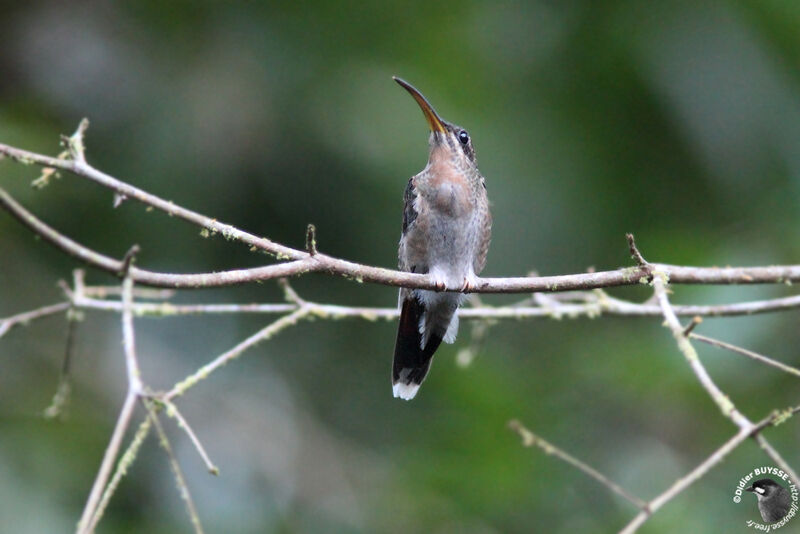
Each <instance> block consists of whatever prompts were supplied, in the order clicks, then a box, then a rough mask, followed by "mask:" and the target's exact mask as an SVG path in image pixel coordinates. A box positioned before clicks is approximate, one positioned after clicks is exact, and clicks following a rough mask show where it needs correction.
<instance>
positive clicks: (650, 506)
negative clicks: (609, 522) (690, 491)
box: [620, 427, 754, 534]
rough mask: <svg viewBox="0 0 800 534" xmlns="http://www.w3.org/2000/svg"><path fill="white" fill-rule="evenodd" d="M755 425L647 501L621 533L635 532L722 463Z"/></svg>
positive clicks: (747, 436)
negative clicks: (663, 507)
mask: <svg viewBox="0 0 800 534" xmlns="http://www.w3.org/2000/svg"><path fill="white" fill-rule="evenodd" d="M753 431H754V427H753V428H749V429H745V428H740V429H739V432H737V433H736V435H734V436H733V437H732V438H731V439H729V440H728V441H726V442H725V443H724V444H723V445H722V446H721V447H720V448H718V449H717V450H715V451H714V452H713V453H712V454H711V455H710V456H709V457H708V458H706V459H705V460H704V461H703V462H702V463H701V464H700V465H698V466H697V467H695V468H694V469H693V470H692V471H690V472H689V473H688V474H687V475H685V476H683V477H681V478H679V479H678V480H676V481H675V482H674V483H673V484H672V485H671V486H670V487H669V488H668V489H667V490H666V491H664V492H663V493H662V494H661V495H659V496H658V497H656V498H655V499H653V500H652V501H650V502H649V503H647V508H646V509H645V510H642V511H641V512H639V514H638V515H637V516H636V517H634V518H633V520H632V521H631V522H630V523H628V525H627V526H625V528H623V529H622V530H621V531H620V534H633V533H634V532H636V531H637V530H638V529H639V527H641V526H642V524H644V522H645V521H647V520H648V519H650V517H651V516H652V515H653V514H654V513H655V512H656V511H658V510H659V508H661V507H662V506H664V505H665V504H667V503H668V502H669V501H671V500H672V499H674V498H675V497H677V496H678V495H680V494H681V493H682V492H683V491H684V490H685V489H686V488H688V487H689V486H691V485H692V484H694V483H695V482H696V481H697V480H699V479H700V478H702V477H703V475H705V474H706V473H707V472H709V471H710V470H711V469H712V468H713V467H714V466H716V465H717V464H718V463H720V462H721V461H722V460H723V459H724V458H725V457H726V456H727V455H728V454H730V453H731V451H733V450H734V449H735V448H736V447H738V446H739V445H741V444H742V442H743V441H745V440H746V439H747V438H749V437H750V435H751V434H752V433H753Z"/></svg>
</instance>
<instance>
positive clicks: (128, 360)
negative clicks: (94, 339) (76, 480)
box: [77, 276, 143, 534]
mask: <svg viewBox="0 0 800 534" xmlns="http://www.w3.org/2000/svg"><path fill="white" fill-rule="evenodd" d="M132 304H133V280H132V279H131V278H130V276H128V277H126V278H125V280H124V281H123V283H122V340H123V347H124V351H125V366H126V369H127V374H128V393H127V395H126V396H125V402H124V404H123V406H122V410H121V411H120V415H119V418H118V419H117V424H116V426H115V428H114V433H113V434H112V436H111V441H110V442H109V444H108V448H106V452H105V454H104V455H103V461H102V463H101V464H100V471H99V472H98V473H97V477H96V478H95V481H94V484H93V485H92V490H91V492H90V493H89V498H88V499H87V501H86V506H85V507H84V509H83V514H82V515H81V519H80V521H79V522H78V529H77V532H78V533H79V534H84V533H86V534H88V533H90V532H91V531H92V529H93V526H92V518H93V517H94V516H95V515H96V512H97V507H98V505H99V503H100V499H101V497H102V492H103V489H104V488H105V486H106V482H107V481H108V477H109V475H110V474H111V468H112V466H113V465H114V462H115V461H116V459H117V455H118V454H119V449H120V446H121V445H122V439H123V437H124V436H125V432H126V431H127V430H128V426H130V421H131V417H132V416H133V411H134V409H135V408H136V401H137V399H138V398H139V395H140V394H141V393H142V391H143V388H142V381H141V377H140V372H139V364H138V361H137V359H136V346H135V341H134V331H133V310H132Z"/></svg>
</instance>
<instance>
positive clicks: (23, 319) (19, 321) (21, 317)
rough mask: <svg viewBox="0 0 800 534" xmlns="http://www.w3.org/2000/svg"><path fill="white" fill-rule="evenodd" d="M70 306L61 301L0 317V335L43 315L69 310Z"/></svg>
mask: <svg viewBox="0 0 800 534" xmlns="http://www.w3.org/2000/svg"><path fill="white" fill-rule="evenodd" d="M70 306H71V304H70V303H69V302H59V303H58V304H52V305H50V306H43V307H41V308H36V309H35V310H31V311H27V312H24V313H18V314H16V315H12V316H11V317H6V318H5V319H0V337H3V336H4V335H5V334H6V333H7V332H8V331H9V330H11V329H12V328H14V327H15V326H20V325H26V324H28V323H29V322H31V321H34V320H36V319H41V318H42V317H47V316H49V315H54V314H56V313H61V312H63V311H67V310H68V309H69V308H70Z"/></svg>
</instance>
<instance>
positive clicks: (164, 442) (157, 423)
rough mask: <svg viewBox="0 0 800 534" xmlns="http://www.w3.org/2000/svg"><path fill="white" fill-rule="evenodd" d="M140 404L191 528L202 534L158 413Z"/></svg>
mask: <svg viewBox="0 0 800 534" xmlns="http://www.w3.org/2000/svg"><path fill="white" fill-rule="evenodd" d="M142 402H143V403H144V405H145V408H147V416H148V417H149V418H150V419H151V420H152V421H153V427H155V429H156V433H157V434H158V440H159V443H160V444H161V447H162V448H163V449H164V451H165V452H166V453H167V458H168V459H169V466H170V468H171V469H172V474H173V475H174V476H175V484H176V485H177V486H178V493H179V494H180V496H181V499H183V502H184V504H186V511H187V513H188V514H189V519H190V521H191V522H192V527H194V531H195V533H197V534H203V525H202V524H201V523H200V516H199V515H197V508H196V507H195V505H194V500H193V499H192V494H191V493H189V486H187V485H186V479H185V478H184V476H183V471H182V470H181V466H180V464H179V463H178V458H176V457H175V453H174V452H173V451H172V446H171V445H170V443H169V439H168V438H167V433H166V432H164V427H163V426H162V425H161V420H160V419H159V418H158V413H157V411H156V409H155V408H154V407H153V405H152V404H151V402H150V401H149V400H147V399H142Z"/></svg>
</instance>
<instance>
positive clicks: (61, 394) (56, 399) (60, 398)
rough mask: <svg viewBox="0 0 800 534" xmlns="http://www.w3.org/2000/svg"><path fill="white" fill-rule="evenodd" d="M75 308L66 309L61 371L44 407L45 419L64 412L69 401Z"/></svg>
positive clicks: (75, 321) (75, 322) (75, 324)
mask: <svg viewBox="0 0 800 534" xmlns="http://www.w3.org/2000/svg"><path fill="white" fill-rule="evenodd" d="M79 313H80V312H78V311H77V310H76V309H75V308H70V309H69V310H67V341H66V348H65V349H64V360H63V361H62V362H61V373H60V374H59V377H58V386H57V387H56V393H55V395H53V400H52V401H51V402H50V406H48V407H47V408H45V410H44V416H45V418H47V419H55V418H57V417H59V416H61V415H62V414H63V413H64V407H65V406H66V405H67V402H68V401H69V395H70V390H71V387H70V376H69V374H70V368H71V363H72V353H73V351H74V349H75V331H76V330H77V328H78V321H79V320H80V319H79V318H78V317H77V314H79Z"/></svg>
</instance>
